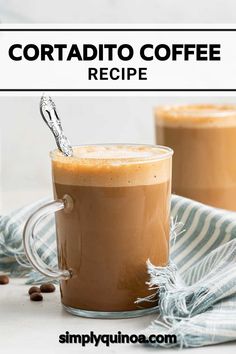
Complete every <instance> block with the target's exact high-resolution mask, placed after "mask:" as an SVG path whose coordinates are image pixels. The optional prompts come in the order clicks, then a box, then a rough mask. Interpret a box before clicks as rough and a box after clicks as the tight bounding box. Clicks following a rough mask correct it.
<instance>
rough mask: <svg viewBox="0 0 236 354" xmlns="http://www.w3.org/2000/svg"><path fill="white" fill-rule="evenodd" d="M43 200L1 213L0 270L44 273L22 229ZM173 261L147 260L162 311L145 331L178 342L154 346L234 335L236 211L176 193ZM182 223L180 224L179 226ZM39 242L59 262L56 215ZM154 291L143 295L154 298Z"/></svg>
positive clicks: (34, 279) (48, 258)
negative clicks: (32, 259)
mask: <svg viewBox="0 0 236 354" xmlns="http://www.w3.org/2000/svg"><path fill="white" fill-rule="evenodd" d="M45 202H47V200H46V199H45V200H41V201H39V202H37V203H35V204H33V205H30V206H27V207H25V208H22V209H20V210H17V211H15V212H13V213H12V214H10V215H8V216H3V217H0V270H1V271H4V272H11V273H12V274H13V275H16V276H23V275H26V276H27V277H28V280H27V283H30V284H31V283H40V282H42V281H44V280H45V278H44V277H43V276H42V275H41V274H39V273H37V272H36V271H34V270H32V269H31V266H30V265H29V264H28V262H27V259H26V257H25V255H24V251H23V247H22V230H23V227H24V224H25V222H26V219H27V218H28V217H29V215H30V214H31V213H32V212H33V211H34V210H36V209H37V208H38V207H40V206H41V205H42V204H44V203H45ZM171 214H172V226H171V241H170V251H171V252H170V263H169V265H168V266H167V267H155V266H154V265H152V264H151V263H150V262H147V267H148V273H149V275H150V281H149V286H150V288H151V289H156V291H157V292H158V295H159V313H158V319H156V320H155V321H154V322H153V323H152V324H151V325H150V326H149V327H148V328H147V329H146V330H145V331H144V333H145V334H146V335H150V334H161V333H163V334H168V333H170V334H175V335H176V337H177V343H173V344H170V343H169V344H168V343H165V344H163V343H162V344H161V343H160V344H156V346H164V347H167V346H176V345H178V346H180V347H198V346H203V345H210V344H216V343H221V342H226V341H233V340H236V213H233V212H228V211H224V210H220V209H215V208H211V207H209V206H205V205H203V204H201V203H198V202H195V201H192V200H189V199H186V198H183V197H179V196H172V203H171ZM181 227H182V229H181ZM36 248H37V250H38V253H39V254H40V256H41V257H42V259H43V260H44V261H45V262H46V263H47V264H49V265H51V266H56V264H57V258H56V243H55V227H54V218H53V216H49V217H48V218H47V219H45V220H44V221H43V222H41V224H40V225H39V228H38V230H37V242H36ZM152 300H153V298H152V296H149V297H147V298H145V299H137V302H138V303H142V301H152Z"/></svg>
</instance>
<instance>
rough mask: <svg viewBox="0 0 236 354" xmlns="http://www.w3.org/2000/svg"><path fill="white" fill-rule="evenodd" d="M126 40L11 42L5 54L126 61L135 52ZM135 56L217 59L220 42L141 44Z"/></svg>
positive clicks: (31, 58) (19, 57) (14, 57)
mask: <svg viewBox="0 0 236 354" xmlns="http://www.w3.org/2000/svg"><path fill="white" fill-rule="evenodd" d="M135 54H136V53H135V50H134V48H133V47H132V46H131V45H130V44H121V45H117V44H99V45H93V44H83V45H81V46H79V45H77V44H72V45H70V46H68V45H67V44H53V45H51V44H41V45H39V46H38V45H36V44H26V45H22V44H13V45H11V46H10V48H9V57H10V58H11V59H12V60H14V61H20V60H28V61H35V60H42V61H45V60H50V61H70V60H74V59H76V60H78V61H91V60H99V61H103V60H104V61H112V60H117V59H119V60H121V61H129V60H131V59H132V58H133V57H134V55H135ZM138 54H139V57H140V58H141V59H142V60H144V61H151V60H159V61H166V60H174V61H175V60H178V59H180V58H182V60H185V61H188V60H190V59H191V58H193V59H194V60H198V61H212V60H220V44H172V45H167V44H157V45H156V46H155V45H153V44H144V45H143V46H141V47H140V49H139V53H138Z"/></svg>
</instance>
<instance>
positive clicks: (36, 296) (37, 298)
mask: <svg viewBox="0 0 236 354" xmlns="http://www.w3.org/2000/svg"><path fill="white" fill-rule="evenodd" d="M30 300H31V301H43V295H42V294H41V293H32V294H31V295H30Z"/></svg>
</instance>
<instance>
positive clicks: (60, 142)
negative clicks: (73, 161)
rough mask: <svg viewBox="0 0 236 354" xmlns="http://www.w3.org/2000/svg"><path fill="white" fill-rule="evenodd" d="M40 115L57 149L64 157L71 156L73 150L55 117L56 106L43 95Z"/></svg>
mask: <svg viewBox="0 0 236 354" xmlns="http://www.w3.org/2000/svg"><path fill="white" fill-rule="evenodd" d="M40 113H41V116H42V117H43V120H44V121H45V123H46V124H47V126H48V127H49V128H50V130H51V131H52V133H53V135H54V138H55V140H56V144H57V147H58V149H59V150H60V151H61V152H62V153H63V155H65V156H73V150H72V147H71V145H70V143H69V140H68V139H67V137H66V136H65V134H64V132H63V129H62V125H61V120H60V118H59V117H58V115H57V111H56V105H55V103H54V102H53V100H52V99H51V97H50V96H45V95H43V96H42V97H41V100H40Z"/></svg>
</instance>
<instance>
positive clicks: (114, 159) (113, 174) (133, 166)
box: [51, 145, 172, 187]
mask: <svg viewBox="0 0 236 354" xmlns="http://www.w3.org/2000/svg"><path fill="white" fill-rule="evenodd" d="M171 155H172V153H171V150H167V149H165V148H163V147H155V146H145V145H123V146H122V145H107V146H106V145H103V146H102V145H101V146H100V145H97V146H96V145H94V146H92V145H91V146H77V147H73V157H65V156H63V155H62V154H61V152H59V151H58V150H56V151H54V152H53V153H52V155H51V156H52V169H53V180H54V182H55V183H60V184H68V185H80V186H105V187H116V186H132V185H133V186H134V185H149V184H157V183H163V182H166V181H168V180H169V179H170V174H171Z"/></svg>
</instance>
